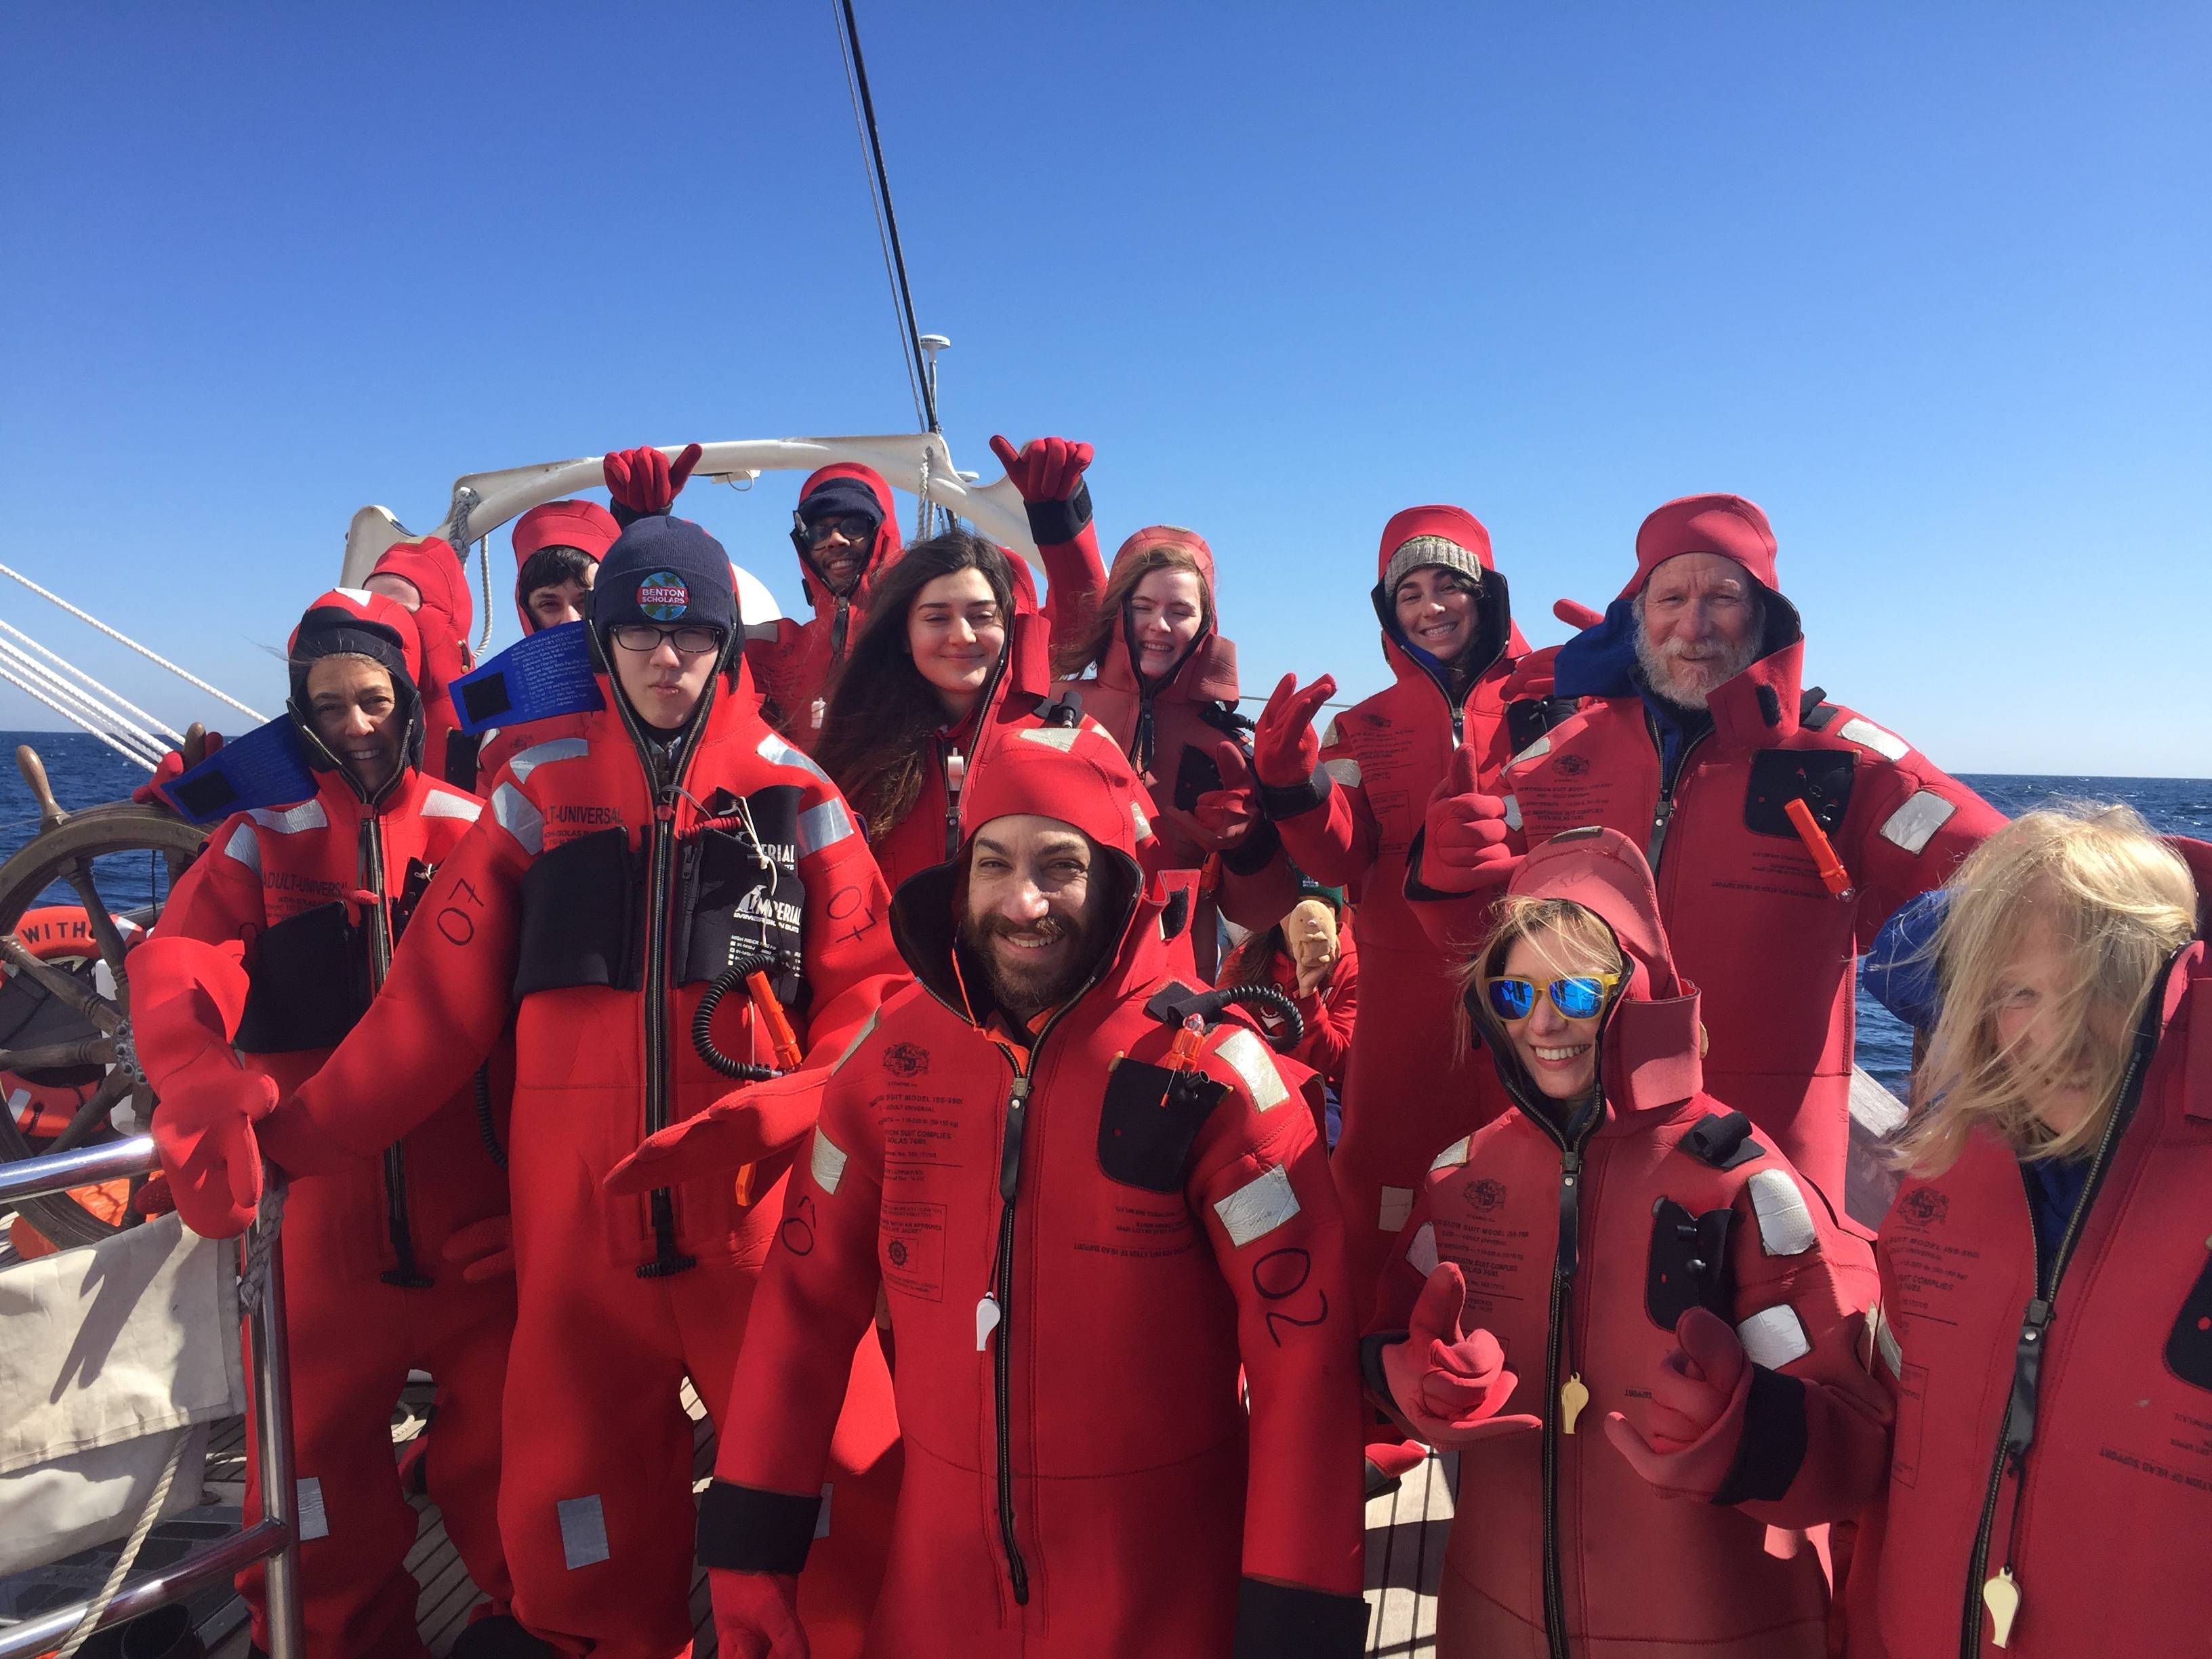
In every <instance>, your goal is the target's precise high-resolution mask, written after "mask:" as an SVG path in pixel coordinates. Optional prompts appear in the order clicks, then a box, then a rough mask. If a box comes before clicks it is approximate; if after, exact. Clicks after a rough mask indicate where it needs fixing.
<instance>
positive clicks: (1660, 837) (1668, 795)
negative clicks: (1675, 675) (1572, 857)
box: [1644, 711, 1712, 880]
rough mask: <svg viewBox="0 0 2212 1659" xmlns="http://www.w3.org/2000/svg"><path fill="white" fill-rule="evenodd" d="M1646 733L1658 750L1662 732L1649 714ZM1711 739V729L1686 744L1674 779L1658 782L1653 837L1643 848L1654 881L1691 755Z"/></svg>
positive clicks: (1651, 834) (1676, 761) (1665, 777)
mask: <svg viewBox="0 0 2212 1659" xmlns="http://www.w3.org/2000/svg"><path fill="white" fill-rule="evenodd" d="M1644 730H1645V731H1647V732H1650V734H1651V742H1652V745H1653V746H1654V747H1655V748H1656V747H1657V746H1658V744H1659V731H1658V727H1657V726H1655V725H1654V724H1653V722H1652V720H1651V715H1650V712H1649V711H1646V713H1645V714H1644ZM1711 736H1712V731H1711V728H1710V727H1708V728H1707V729H1706V730H1705V731H1703V732H1699V733H1698V735H1697V736H1696V737H1694V738H1691V739H1690V740H1689V742H1687V743H1686V744H1683V745H1682V752H1681V753H1680V754H1679V755H1677V756H1676V757H1674V774H1673V775H1672V776H1662V777H1661V779H1660V781H1659V799H1657V800H1656V801H1655V802H1654V803H1653V804H1652V807H1651V833H1650V837H1649V839H1648V840H1647V841H1646V842H1645V843H1644V862H1645V863H1646V864H1648V865H1650V866H1651V874H1652V877H1653V878H1654V879H1655V880H1656V878H1657V877H1658V874H1659V855H1660V854H1662V853H1663V852H1665V851H1666V850H1667V829H1668V825H1669V824H1671V823H1673V822H1674V805H1675V799H1674V792H1675V791H1676V790H1678V789H1680V787H1682V775H1683V774H1684V773H1686V772H1687V771H1688V770H1689V768H1690V756H1691V754H1692V751H1693V750H1696V748H1697V746H1698V745H1699V744H1701V743H1703V742H1704V741H1705V739H1706V738H1709V737H1711Z"/></svg>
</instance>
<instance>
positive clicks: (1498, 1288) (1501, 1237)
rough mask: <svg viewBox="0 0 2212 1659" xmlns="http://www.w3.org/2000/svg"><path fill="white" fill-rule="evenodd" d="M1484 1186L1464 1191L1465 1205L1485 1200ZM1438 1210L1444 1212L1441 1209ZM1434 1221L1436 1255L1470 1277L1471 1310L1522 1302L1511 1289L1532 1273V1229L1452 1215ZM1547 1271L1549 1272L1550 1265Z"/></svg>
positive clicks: (1517, 1293)
mask: <svg viewBox="0 0 2212 1659" xmlns="http://www.w3.org/2000/svg"><path fill="white" fill-rule="evenodd" d="M1485 1184H1486V1183H1483V1182H1472V1183H1469V1184H1468V1186H1467V1187H1466V1188H1463V1189H1462V1190H1463V1191H1464V1192H1465V1193H1467V1194H1469V1196H1468V1198H1467V1199H1466V1200H1464V1201H1465V1202H1467V1203H1468V1204H1469V1205H1470V1206H1472V1205H1474V1203H1477V1202H1479V1201H1480V1199H1481V1198H1483V1197H1486V1196H1487V1194H1484V1193H1482V1191H1481V1188H1482V1187H1483V1186H1484V1185H1485ZM1501 1200H1502V1194H1501ZM1438 1207H1439V1208H1440V1209H1441V1208H1443V1206H1441V1205H1440V1206H1438ZM1435 1219H1436V1229H1437V1255H1439V1256H1440V1257H1442V1258H1444V1259H1447V1260H1449V1261H1456V1262H1458V1263H1459V1265H1460V1271H1461V1272H1462V1273H1465V1274H1466V1275H1467V1302H1468V1307H1469V1308H1470V1309H1481V1310H1490V1309H1494V1308H1495V1307H1496V1306H1497V1304H1498V1303H1500V1302H1518V1301H1521V1300H1522V1296H1521V1293H1520V1292H1519V1291H1515V1290H1512V1289H1510V1288H1509V1286H1510V1285H1512V1284H1514V1283H1516V1282H1517V1281H1518V1280H1519V1279H1520V1277H1521V1276H1522V1274H1523V1273H1527V1272H1528V1270H1529V1269H1528V1242H1529V1229H1528V1228H1526V1227H1512V1226H1507V1225H1504V1224H1503V1223H1501V1222H1492V1221H1486V1220H1483V1219H1480V1218H1479V1217H1476V1218H1462V1217H1459V1216H1454V1215H1451V1214H1449V1212H1445V1213H1442V1214H1439V1215H1437V1217H1436V1218H1435ZM1545 1271H1546V1272H1547V1273H1548V1272H1549V1266H1548V1264H1547V1267H1546V1268H1545Z"/></svg>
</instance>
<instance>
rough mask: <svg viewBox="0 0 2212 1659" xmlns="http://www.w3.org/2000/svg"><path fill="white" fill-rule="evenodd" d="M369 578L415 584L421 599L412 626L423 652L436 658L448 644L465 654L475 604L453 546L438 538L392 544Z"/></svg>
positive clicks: (474, 619) (475, 616)
mask: <svg viewBox="0 0 2212 1659" xmlns="http://www.w3.org/2000/svg"><path fill="white" fill-rule="evenodd" d="M369 574H371V575H372V576H386V575H389V576H399V577H404V579H405V580H408V581H410V582H412V583H414V584H415V590H416V592H418V593H420V594H422V610H421V611H418V612H417V613H416V627H418V628H419V629H422V641H423V647H424V649H425V650H427V651H428V652H429V653H430V654H431V655H432V656H434V657H435V656H436V655H438V654H439V653H441V650H442V649H443V648H444V647H446V646H447V643H448V642H449V641H450V642H451V643H452V644H453V645H454V646H456V647H459V649H460V650H462V651H463V652H465V651H466V650H467V648H468V638H469V630H470V629H471V628H473V627H475V626H476V618H477V610H476V602H475V601H474V600H473V599H471V598H470V597H469V573H468V570H467V568H465V566H463V564H462V563H461V556H460V555H459V554H458V553H456V552H455V551H453V544H452V543H451V542H449V541H447V540H446V539H445V538H442V537H439V536H425V537H424V538H422V540H421V541H419V542H396V543H394V544H392V546H390V547H388V548H386V549H385V550H384V556H383V557H382V558H380V559H379V560H378V561H377V562H376V566H375V568H374V569H373V570H371V571H370V572H369Z"/></svg>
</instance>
